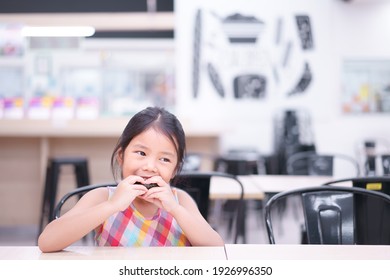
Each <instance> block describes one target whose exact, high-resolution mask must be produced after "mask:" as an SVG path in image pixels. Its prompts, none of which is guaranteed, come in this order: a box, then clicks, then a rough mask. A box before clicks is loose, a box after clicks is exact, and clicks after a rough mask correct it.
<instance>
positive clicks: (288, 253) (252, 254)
mask: <svg viewBox="0 0 390 280" xmlns="http://www.w3.org/2000/svg"><path fill="white" fill-rule="evenodd" d="M225 249H226V255H227V259H228V260H255V259H256V260H390V246H382V245H295V244H294V245H292V244H291V245H290V244H288V245H284V244H283V245H282V244H281V245H279V244H278V245H268V244H226V245H225Z"/></svg>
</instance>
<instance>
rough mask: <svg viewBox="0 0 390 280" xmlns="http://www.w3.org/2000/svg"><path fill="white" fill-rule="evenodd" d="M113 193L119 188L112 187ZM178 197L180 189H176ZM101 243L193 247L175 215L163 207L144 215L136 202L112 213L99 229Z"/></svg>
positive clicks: (110, 244) (110, 193) (96, 234)
mask: <svg viewBox="0 0 390 280" xmlns="http://www.w3.org/2000/svg"><path fill="white" fill-rule="evenodd" d="M108 189H109V196H110V197H111V196H112V195H113V193H114V190H115V188H111V187H109V188H108ZM172 191H173V193H174V195H175V198H176V200H178V197H177V190H176V189H175V188H172ZM95 243H96V245H97V246H124V247H126V246H127V247H129V246H134V247H142V246H143V247H147V246H191V244H190V242H189V241H188V239H187V237H186V236H185V235H184V233H183V231H182V229H181V228H180V226H179V224H178V223H177V222H176V220H175V219H174V218H173V216H172V215H171V214H170V213H168V212H167V211H165V210H163V209H159V210H158V211H157V213H156V214H155V215H154V216H153V217H151V218H147V217H144V216H143V215H142V214H141V213H140V212H139V211H138V210H137V209H136V208H135V207H134V205H133V203H132V204H130V206H129V207H128V208H127V209H126V210H124V211H122V212H118V213H115V214H113V215H111V216H110V217H109V218H108V219H107V220H106V221H105V222H104V223H103V224H102V225H100V226H99V227H98V228H97V229H96V231H95Z"/></svg>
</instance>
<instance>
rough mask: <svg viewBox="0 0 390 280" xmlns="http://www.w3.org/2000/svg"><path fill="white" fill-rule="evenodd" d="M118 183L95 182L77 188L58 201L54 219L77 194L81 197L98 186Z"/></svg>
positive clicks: (102, 186)
mask: <svg viewBox="0 0 390 280" xmlns="http://www.w3.org/2000/svg"><path fill="white" fill-rule="evenodd" d="M116 186H117V184H116V183H105V184H95V185H88V186H83V187H79V188H76V189H74V190H72V191H70V192H68V193H67V194H65V195H64V196H63V197H62V198H61V199H60V201H59V202H58V203H57V205H56V208H55V209H54V212H53V215H54V217H52V220H54V219H58V218H59V217H60V216H61V210H62V207H63V206H64V204H65V203H66V202H67V201H69V200H70V199H71V198H74V197H76V196H77V199H79V198H81V197H82V196H83V195H84V194H85V193H87V192H89V191H91V190H93V189H96V188H104V187H116Z"/></svg>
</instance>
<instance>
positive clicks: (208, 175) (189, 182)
mask: <svg viewBox="0 0 390 280" xmlns="http://www.w3.org/2000/svg"><path fill="white" fill-rule="evenodd" d="M214 177H222V178H227V179H230V180H233V181H234V182H235V183H236V185H237V187H238V188H239V197H238V198H237V203H236V209H235V225H236V229H235V234H234V242H235V243H236V242H237V239H238V234H239V223H238V219H239V217H240V215H241V211H243V202H244V201H243V198H244V187H243V185H242V183H241V181H240V180H239V179H238V178H237V176H235V175H232V174H228V173H224V172H216V171H210V172H196V171H195V172H182V173H180V174H178V175H176V176H175V178H174V179H173V180H172V185H173V186H175V187H177V188H180V189H183V190H184V191H186V192H187V193H188V194H189V195H191V197H192V198H193V199H194V200H195V202H196V203H197V205H198V208H199V211H200V213H201V214H202V216H203V217H204V218H205V219H206V220H209V206H210V199H209V197H210V186H211V180H212V178H214Z"/></svg>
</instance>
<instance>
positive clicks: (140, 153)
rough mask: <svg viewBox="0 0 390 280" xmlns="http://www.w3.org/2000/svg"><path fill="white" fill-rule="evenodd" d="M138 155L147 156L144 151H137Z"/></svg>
mask: <svg viewBox="0 0 390 280" xmlns="http://www.w3.org/2000/svg"><path fill="white" fill-rule="evenodd" d="M136 153H137V154H139V155H140V156H146V154H145V153H144V152H143V151H136Z"/></svg>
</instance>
